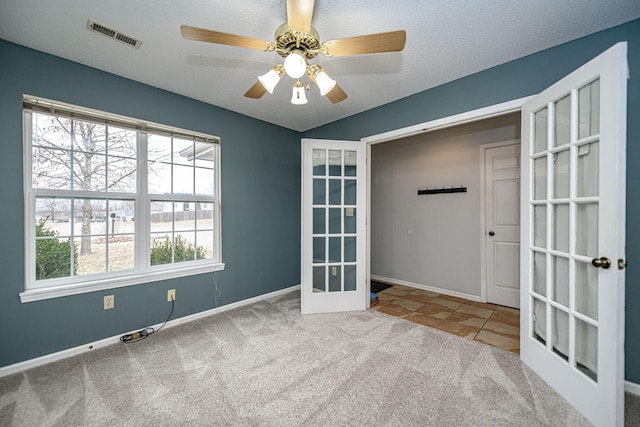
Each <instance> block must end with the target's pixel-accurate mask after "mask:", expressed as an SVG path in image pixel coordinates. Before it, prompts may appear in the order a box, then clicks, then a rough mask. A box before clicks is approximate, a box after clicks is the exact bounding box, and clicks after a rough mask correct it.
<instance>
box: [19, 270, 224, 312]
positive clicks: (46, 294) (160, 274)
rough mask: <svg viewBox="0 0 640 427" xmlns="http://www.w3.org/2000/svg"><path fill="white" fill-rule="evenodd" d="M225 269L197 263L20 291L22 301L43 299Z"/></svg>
mask: <svg viewBox="0 0 640 427" xmlns="http://www.w3.org/2000/svg"><path fill="white" fill-rule="evenodd" d="M221 270H224V263H216V264H207V265H197V266H193V267H186V268H184V267H182V268H176V269H171V270H158V271H147V272H144V273H138V274H131V275H125V276H119V277H111V278H108V279H98V280H89V281H87V282H84V283H81V284H73V285H62V286H55V287H53V286H52V287H49V288H41V289H32V290H28V291H24V292H21V293H20V301H21V302H22V303H26V302H33V301H41V300H46V299H52V298H60V297H66V296H70V295H78V294H85V293H88V292H96V291H103V290H106V289H114V288H122V287H125V286H132V285H140V284H142V283H149V282H158V281H160V280H167V279H175V278H178V277H185V276H192V275H195V274H203V273H211V272H214V271H221Z"/></svg>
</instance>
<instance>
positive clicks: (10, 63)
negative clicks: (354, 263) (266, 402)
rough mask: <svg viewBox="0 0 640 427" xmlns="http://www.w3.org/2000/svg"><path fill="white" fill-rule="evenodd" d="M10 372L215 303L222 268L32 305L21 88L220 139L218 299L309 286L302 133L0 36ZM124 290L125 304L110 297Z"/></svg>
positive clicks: (2, 324) (120, 296) (0, 320)
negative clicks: (303, 265) (305, 278)
mask: <svg viewBox="0 0 640 427" xmlns="http://www.w3.org/2000/svg"><path fill="white" fill-rule="evenodd" d="M0 64H2V66H1V67H0V129H2V132H1V133H0V135H1V137H0V138H1V140H0V153H1V155H0V182H1V183H2V184H1V186H2V190H3V200H2V203H0V218H1V220H0V235H1V236H3V241H4V244H2V245H0V336H2V344H0V367H1V366H6V365H10V364H13V363H17V362H20V361H24V360H28V359H32V358H35V357H38V356H42V355H45V354H49V353H53V352H57V351H60V350H64V349H67V348H71V347H75V346H78V345H82V344H85V343H89V342H93V341H96V340H100V339H103V338H106V337H111V336H117V335H119V334H121V333H123V332H127V331H130V330H134V329H138V328H143V327H145V326H148V325H150V324H155V323H160V322H162V321H164V319H165V318H166V316H167V315H168V313H169V309H170V304H168V303H167V301H166V298H167V297H166V294H167V289H174V288H175V289H176V298H177V300H176V306H175V312H174V316H173V317H174V318H177V317H182V316H186V315H189V314H193V313H197V312H201V311H204V310H208V309H211V308H214V303H215V302H214V287H213V274H212V273H211V274H202V275H196V276H190V277H185V278H180V279H172V280H166V281H162V282H156V283H147V284H141V285H136V286H129V287H125V288H118V289H112V290H108V291H104V292H93V293H87V294H82V295H75V296H70V297H64V298H55V299H50V300H45V301H37V302H30V303H25V304H22V303H21V302H20V299H19V297H18V294H19V293H20V292H21V291H23V290H24V202H23V170H22V169H23V160H22V155H23V154H22V152H23V151H22V150H23V149H22V146H23V142H22V141H23V139H22V94H23V93H28V94H31V95H37V96H41V97H45V98H50V99H54V100H58V101H64V102H68V103H73V104H77V105H81V106H85V107H89V108H94V109H99V110H103V111H107V112H113V113H117V114H122V115H126V116H130V117H135V118H140V119H145V120H149V121H153V122H157V123H162V124H167V125H172V126H176V127H180V128H184V129H190V130H194V131H198V132H204V133H208V134H211V135H217V136H219V137H220V138H221V140H222V145H221V161H222V168H221V171H222V178H221V179H222V246H223V261H224V262H225V263H226V268H225V270H224V271H222V272H218V273H217V276H218V286H219V288H220V290H221V291H222V295H221V297H220V298H219V299H218V305H224V304H229V303H232V302H236V301H240V300H244V299H247V298H251V297H255V296H258V295H263V294H265V293H268V292H272V291H276V290H279V289H283V288H287V287H290V286H294V285H297V284H299V283H300V134H299V133H298V132H295V131H291V130H288V129H284V128H282V127H279V126H275V125H271V124H268V123H265V122H262V121H259V120H255V119H252V118H249V117H246V116H243V115H240V114H237V113H234V112H231V111H228V110H224V109H222V108H218V107H214V106H212V105H209V104H205V103H202V102H198V101H195V100H193V99H189V98H186V97H183V96H179V95H176V94H173V93H170V92H167V91H164V90H160V89H156V88H153V87H150V86H146V85H143V84H140V83H136V82H134V81H131V80H127V79H124V78H121V77H117V76H115V75H112V74H109V73H105V72H102V71H98V70H96V69H93V68H89V67H86V66H83V65H80V64H77V63H74V62H71V61H67V60H64V59H60V58H57V57H54V56H51V55H48V54H44V53H41V52H37V51H34V50H31V49H27V48H25V47H22V46H18V45H15V44H12V43H8V42H6V41H3V40H0ZM110 294H113V295H115V308H114V309H112V310H106V311H105V310H103V309H102V297H103V296H104V295H110Z"/></svg>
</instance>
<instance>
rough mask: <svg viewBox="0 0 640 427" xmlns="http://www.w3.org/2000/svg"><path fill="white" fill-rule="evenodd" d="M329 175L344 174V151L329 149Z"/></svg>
mask: <svg viewBox="0 0 640 427" xmlns="http://www.w3.org/2000/svg"><path fill="white" fill-rule="evenodd" d="M329 175H331V176H342V151H340V150H329Z"/></svg>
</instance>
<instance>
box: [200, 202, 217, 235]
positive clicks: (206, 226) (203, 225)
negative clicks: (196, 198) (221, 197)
mask: <svg viewBox="0 0 640 427" xmlns="http://www.w3.org/2000/svg"><path fill="white" fill-rule="evenodd" d="M213 207H214V204H213V203H196V212H197V219H196V229H198V230H213V227H214V223H213V221H214V217H213Z"/></svg>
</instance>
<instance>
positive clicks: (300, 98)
mask: <svg viewBox="0 0 640 427" xmlns="http://www.w3.org/2000/svg"><path fill="white" fill-rule="evenodd" d="M307 102H308V101H307V95H306V94H305V93H304V86H303V85H302V82H301V81H300V80H296V81H295V82H293V94H292V95H291V103H292V104H293V105H304V104H306V103H307Z"/></svg>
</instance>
